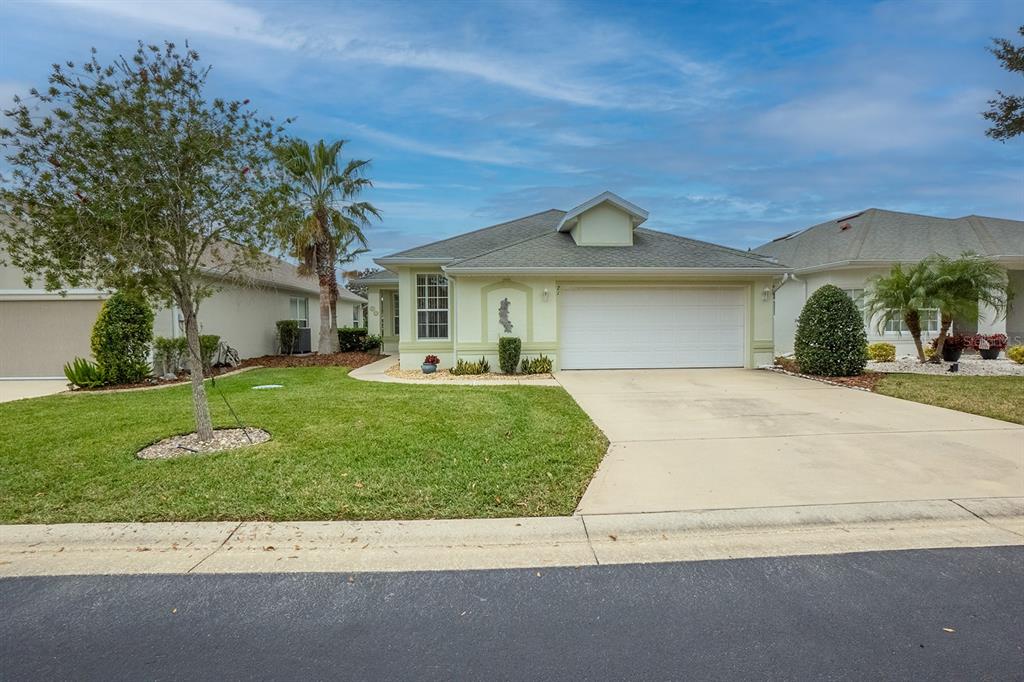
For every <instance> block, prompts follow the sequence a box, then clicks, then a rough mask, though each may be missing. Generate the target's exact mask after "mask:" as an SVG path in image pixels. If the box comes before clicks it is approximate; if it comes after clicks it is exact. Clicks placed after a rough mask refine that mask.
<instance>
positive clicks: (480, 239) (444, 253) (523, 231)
mask: <svg viewBox="0 0 1024 682" xmlns="http://www.w3.org/2000/svg"><path fill="white" fill-rule="evenodd" d="M564 215H565V211H559V210H556V209H550V210H547V211H542V212H540V213H534V214H533V215H528V216H526V217H525V218H516V219H515V220H509V221H508V222H504V223H498V224H497V225H491V226H490V227H484V228H481V229H479V230H474V231H472V232H466V233H465V234H460V235H458V236H455V237H450V238H448V239H442V240H441V241H438V242H431V243H430V244H424V245H423V246H417V247H414V248H412V249H406V250H405V251H399V252H398V253H394V254H391V255H390V256H387V257H386V258H378V259H376V262H378V263H380V264H382V265H384V264H388V263H400V262H403V261H416V260H432V261H436V262H439V263H446V262H449V261H453V260H458V259H459V258H469V257H470V256H476V255H479V254H481V253H484V252H486V251H490V250H492V249H496V248H499V247H502V246H506V245H508V244H511V243H513V242H517V241H521V240H523V239H528V238H530V237H536V236H537V235H539V234H543V233H545V232H554V231H555V228H556V227H558V223H559V221H560V220H561V219H562V216H564Z"/></svg>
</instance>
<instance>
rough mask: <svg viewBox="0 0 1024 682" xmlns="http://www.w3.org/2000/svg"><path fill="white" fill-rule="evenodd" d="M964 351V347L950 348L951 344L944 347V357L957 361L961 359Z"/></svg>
mask: <svg viewBox="0 0 1024 682" xmlns="http://www.w3.org/2000/svg"><path fill="white" fill-rule="evenodd" d="M963 352H964V349H963V348H950V347H949V346H943V347H942V359H943V360H945V361H946V362H956V361H957V360H959V359H960V355H961V354H962V353H963Z"/></svg>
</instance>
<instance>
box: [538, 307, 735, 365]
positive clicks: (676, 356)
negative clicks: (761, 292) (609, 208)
mask: <svg viewBox="0 0 1024 682" xmlns="http://www.w3.org/2000/svg"><path fill="white" fill-rule="evenodd" d="M745 292H746V290H745V289H743V288H739V287H678V288H647V287H635V288H626V287H623V288H603V287H587V288H584V287H581V288H575V289H574V288H567V287H562V289H561V291H560V293H559V298H558V318H559V339H560V346H559V353H558V358H559V364H560V366H561V368H562V369H630V368H646V367H652V368H653V367H742V366H743V364H744V363H743V358H744V340H745V339H746V325H745V320H746V305H745Z"/></svg>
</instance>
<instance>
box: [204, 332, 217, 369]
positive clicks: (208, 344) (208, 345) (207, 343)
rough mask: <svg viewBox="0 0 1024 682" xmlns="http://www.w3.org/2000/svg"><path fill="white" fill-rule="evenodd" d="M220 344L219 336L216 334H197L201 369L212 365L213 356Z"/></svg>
mask: <svg viewBox="0 0 1024 682" xmlns="http://www.w3.org/2000/svg"><path fill="white" fill-rule="evenodd" d="M219 346H220V336H218V335H217V334H201V335H200V336H199V357H201V358H202V359H203V370H204V371H206V370H209V369H210V367H212V366H213V356H214V354H216V352H217V348H218V347H219Z"/></svg>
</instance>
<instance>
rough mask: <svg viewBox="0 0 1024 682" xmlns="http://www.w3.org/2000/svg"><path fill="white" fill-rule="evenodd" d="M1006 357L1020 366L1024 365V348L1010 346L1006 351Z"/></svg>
mask: <svg viewBox="0 0 1024 682" xmlns="http://www.w3.org/2000/svg"><path fill="white" fill-rule="evenodd" d="M1006 357H1008V358H1010V359H1011V360H1013V361H1014V362H1016V363H1017V364H1018V365H1024V346H1010V348H1008V349H1007V351H1006Z"/></svg>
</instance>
